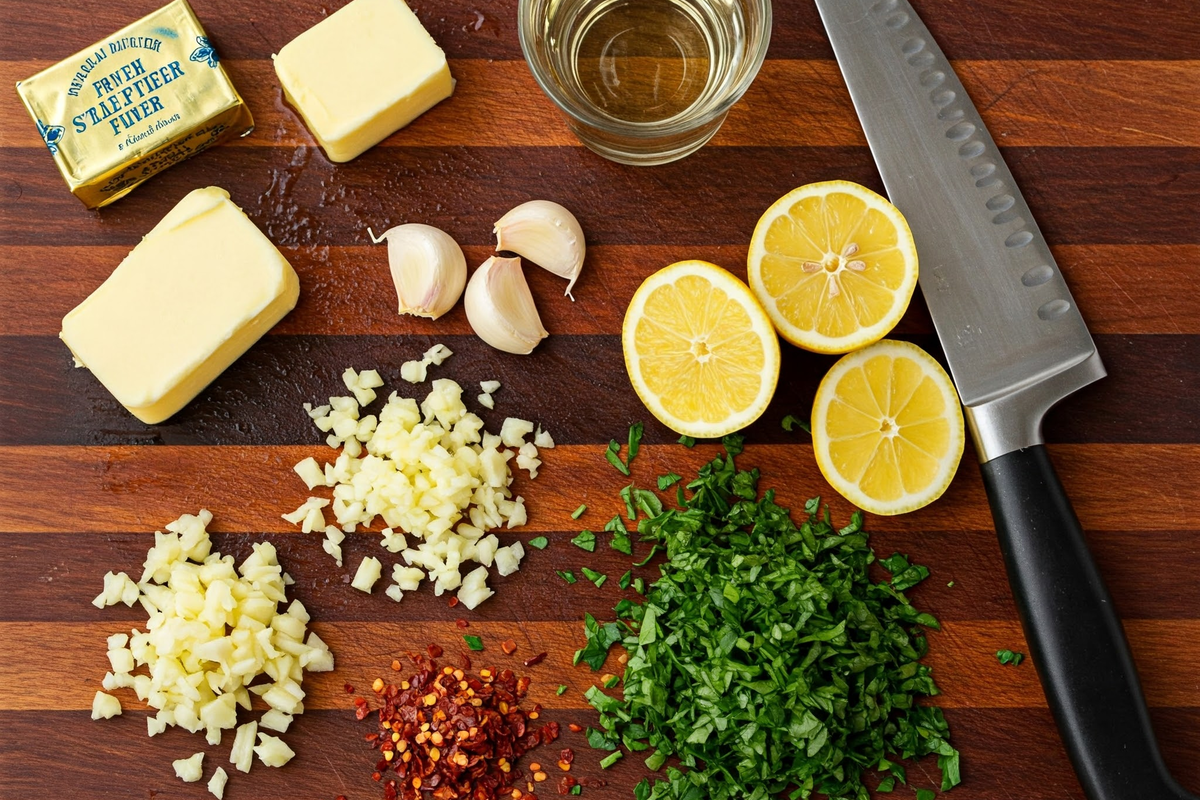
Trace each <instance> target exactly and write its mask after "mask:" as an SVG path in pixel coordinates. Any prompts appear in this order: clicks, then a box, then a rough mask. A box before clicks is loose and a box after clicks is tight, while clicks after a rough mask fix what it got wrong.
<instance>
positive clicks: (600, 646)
mask: <svg viewBox="0 0 1200 800" xmlns="http://www.w3.org/2000/svg"><path fill="white" fill-rule="evenodd" d="M571 578H572V580H570V581H568V583H574V582H575V581H574V578H575V576H574V575H572V576H571ZM583 631H584V635H585V636H586V637H587V643H586V644H584V646H583V647H582V648H581V649H579V650H577V651H575V660H574V661H573V662H572V663H573V664H578V663H579V662H580V661H582V662H583V663H585V664H587V665H588V666H589V667H591V668H592V669H593V670H598V669H600V667H602V666H604V659H605V658H606V657H607V656H608V651H609V648H611V647H612V646H613V645H614V644H616V643H617V642H619V641H621V638H622V637H623V636H624V635H625V629H624V627H623V626H622V625H621V624H620V623H617V622H606V623H604V624H603V625H601V624H600V623H599V622H596V618H595V617H593V616H592V615H591V614H584V615H583Z"/></svg>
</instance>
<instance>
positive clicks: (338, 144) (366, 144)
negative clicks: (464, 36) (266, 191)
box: [273, 0, 454, 162]
mask: <svg viewBox="0 0 1200 800" xmlns="http://www.w3.org/2000/svg"><path fill="white" fill-rule="evenodd" d="M273 58H274V61H275V72H276V74H278V75H279V82H280V83H281V84H283V93H284V96H286V97H287V100H288V102H289V103H291V104H292V105H293V106H294V107H295V108H296V110H297V111H299V112H300V116H302V117H303V118H304V122H305V124H306V125H307V126H308V129H309V131H311V132H312V135H313V136H314V137H316V139H317V141H318V142H319V143H320V144H321V147H322V148H324V150H325V155H327V156H328V157H329V160H330V161H339V162H340V161H349V160H350V159H352V158H355V157H357V156H359V155H361V154H362V153H363V152H364V151H366V150H368V149H369V148H371V147H374V146H375V145H377V144H379V142H381V141H383V140H384V139H386V138H387V137H388V136H390V135H392V134H393V133H395V132H396V131H398V130H399V129H400V128H403V127H404V126H405V125H407V124H408V123H410V122H412V121H413V120H414V119H416V118H417V117H419V116H420V115H421V114H424V113H425V112H426V111H428V110H429V109H430V108H432V107H433V106H434V105H436V104H437V103H439V102H441V101H442V100H445V99H446V98H447V97H449V96H450V94H451V93H452V92H453V91H454V78H452V77H451V76H450V67H449V66H448V65H447V64H446V54H445V53H443V52H442V49H441V48H440V47H438V46H437V43H436V42H434V41H433V37H432V36H430V35H429V33H428V32H426V30H425V29H424V28H423V27H421V22H420V20H418V19H417V16H416V15H415V14H413V12H412V10H411V9H409V7H408V6H407V5H405V4H404V2H403V0H353V2H351V3H349V4H347V5H346V6H344V7H342V8H341V9H340V10H338V11H337V12H335V13H334V14H332V15H330V16H329V17H327V18H326V19H324V20H322V21H321V22H319V23H317V24H316V25H314V26H313V27H311V28H309V29H308V30H307V31H305V32H304V33H302V34H300V35H299V36H297V37H296V38H295V39H293V40H292V41H291V42H289V43H288V44H286V45H285V46H284V48H283V49H282V50H280V51H279V54H278V55H276V56H274V57H273Z"/></svg>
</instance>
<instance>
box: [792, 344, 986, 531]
mask: <svg viewBox="0 0 1200 800" xmlns="http://www.w3.org/2000/svg"><path fill="white" fill-rule="evenodd" d="M812 431H813V451H814V453H815V454H816V457H817V466H818V467H820V469H821V473H822V474H823V475H824V476H825V479H826V480H827V481H829V483H830V485H831V486H833V488H834V489H836V490H837V491H838V493H839V494H841V495H842V496H843V497H845V498H846V499H847V500H849V501H850V502H851V503H854V504H855V505H856V506H858V507H859V508H861V509H863V510H864V511H870V512H871V513H873V514H884V515H892V514H903V513H906V512H908V511H915V510H916V509H918V508H921V507H922V506H926V505H928V504H930V503H932V502H933V501H934V500H936V499H938V498H939V497H941V495H942V493H943V492H945V491H946V487H948V486H949V485H950V480H951V479H952V478H953V477H954V472H955V470H956V469H957V468H958V462H959V460H960V459H961V458H962V453H963V442H964V435H963V415H962V407H961V406H960V405H959V401H958V393H957V392H956V391H955V390H954V383H953V382H952V381H951V380H950V376H949V375H947V374H946V371H945V370H943V369H942V367H941V365H940V364H938V363H937V362H936V361H934V360H933V357H932V356H930V355H929V354H928V353H926V352H925V351H924V350H922V349H921V348H919V347H917V346H916V345H913V344H909V343H908V342H898V341H894V340H891V339H884V340H883V341H881V342H877V343H876V344H873V345H871V346H870V347H866V348H864V349H862V350H859V351H857V352H854V353H851V354H850V355H847V356H844V357H843V358H842V359H841V360H840V361H838V362H837V363H836V364H834V365H833V368H832V369H830V370H829V373H828V374H827V375H826V376H825V378H824V380H822V381H821V385H820V387H818V388H817V396H816V400H814V402H813V412H812Z"/></svg>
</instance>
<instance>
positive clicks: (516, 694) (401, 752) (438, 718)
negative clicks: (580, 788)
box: [354, 645, 566, 800]
mask: <svg viewBox="0 0 1200 800" xmlns="http://www.w3.org/2000/svg"><path fill="white" fill-rule="evenodd" d="M428 652H429V654H430V656H431V657H430V658H425V657H424V656H421V655H412V656H410V658H412V661H413V663H414V664H416V666H417V673H416V674H415V675H413V676H412V677H411V678H409V679H408V680H405V681H401V682H400V685H399V686H396V685H392V684H386V685H384V686H382V687H381V688H380V689H379V690H377V691H376V694H377V695H378V696H379V698H380V700H381V701H382V703H383V705H382V706H381V707H380V708H379V732H378V733H369V734H367V735H366V737H365V738H366V740H367V741H368V742H370V743H371V746H372V747H374V748H376V749H378V750H379V751H380V754H381V758H380V760H379V762H378V763H377V764H376V765H375V772H374V774H373V775H372V777H373V778H374V779H375V780H376V781H380V782H382V783H383V789H384V797H385V798H386V800H430V798H432V800H500V798H504V800H508V798H512V797H515V796H517V792H516V791H514V790H513V785H514V783H516V782H517V781H518V780H520V779H521V777H522V776H521V772H520V771H519V770H518V769H517V768H516V761H517V759H519V758H520V757H521V756H522V755H524V754H525V753H527V752H528V751H530V750H532V749H533V748H535V747H537V746H538V745H539V744H546V743H549V742H553V741H554V740H555V739H557V738H558V734H559V726H558V723H557V722H549V723H547V724H545V725H543V726H542V727H540V728H532V727H530V726H529V725H528V720H531V719H537V717H538V714H539V712H540V710H541V707H540V706H536V705H535V706H534V707H533V710H532V711H530V713H529V714H528V715H527V714H526V713H525V712H524V711H523V710H522V709H521V708H519V707H518V706H519V703H520V702H521V699H522V698H524V697H525V695H526V693H527V692H528V691H529V683H530V679H529V678H528V677H523V678H520V679H518V678H517V677H516V675H514V674H513V671H512V670H510V669H504V670H500V671H498V672H497V670H496V669H495V668H490V669H486V668H485V669H481V670H479V675H478V676H476V675H472V674H469V673H467V672H464V671H463V670H462V669H455V668H454V667H449V666H446V667H439V666H438V664H437V662H436V661H434V660H433V659H434V658H436V657H437V656H434V655H433V654H434V653H437V655H438V656H440V655H441V654H442V649H441V648H440V647H438V646H437V645H430V646H429V648H428ZM372 688H374V686H372ZM354 703H355V706H356V707H357V708H356V710H355V716H356V717H357V718H358V719H364V718H365V717H366V715H367V713H369V709H368V706H367V701H366V700H365V699H363V698H358V699H356V700H355V701H354ZM564 752H566V751H564ZM546 777H547V776H545V775H543V777H542V778H541V780H543V781H544V780H546ZM525 785H526V786H527V787H528V788H530V789H532V788H533V783H532V782H530V783H526V784H525ZM522 796H523V797H524V798H525V799H526V800H536V797H535V796H534V795H533V794H532V793H528V792H523V793H522Z"/></svg>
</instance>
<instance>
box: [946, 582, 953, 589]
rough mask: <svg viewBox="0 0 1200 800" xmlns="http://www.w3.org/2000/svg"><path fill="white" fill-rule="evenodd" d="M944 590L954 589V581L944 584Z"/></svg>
mask: <svg viewBox="0 0 1200 800" xmlns="http://www.w3.org/2000/svg"><path fill="white" fill-rule="evenodd" d="M946 588H947V589H953V588H954V581H950V582H949V583H947V584H946Z"/></svg>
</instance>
